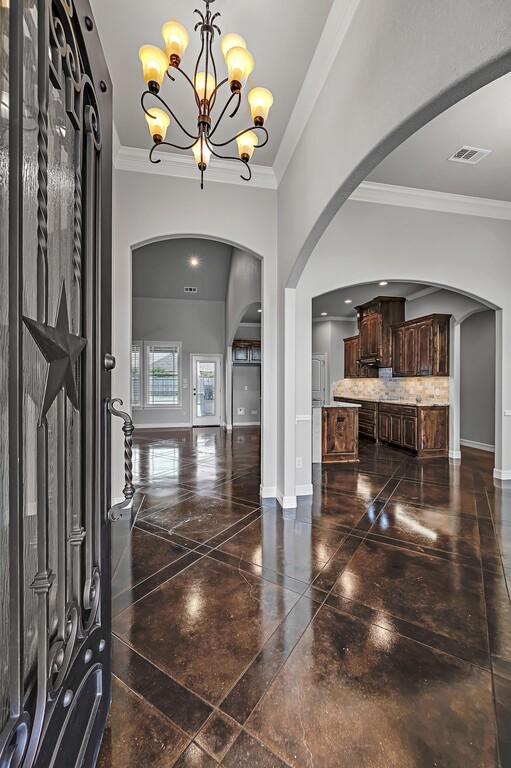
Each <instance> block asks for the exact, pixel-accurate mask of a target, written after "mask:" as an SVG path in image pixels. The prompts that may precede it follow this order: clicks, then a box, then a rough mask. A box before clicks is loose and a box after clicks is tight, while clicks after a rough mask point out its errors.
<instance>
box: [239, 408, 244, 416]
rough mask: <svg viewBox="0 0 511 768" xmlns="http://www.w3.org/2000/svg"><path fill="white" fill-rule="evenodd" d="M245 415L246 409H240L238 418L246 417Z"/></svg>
mask: <svg viewBox="0 0 511 768" xmlns="http://www.w3.org/2000/svg"><path fill="white" fill-rule="evenodd" d="M244 415H245V409H244V408H238V416H244Z"/></svg>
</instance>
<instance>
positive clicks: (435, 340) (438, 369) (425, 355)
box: [392, 315, 451, 376]
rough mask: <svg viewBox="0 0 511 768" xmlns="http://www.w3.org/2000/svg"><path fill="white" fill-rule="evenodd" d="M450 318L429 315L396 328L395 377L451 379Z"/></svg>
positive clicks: (393, 337) (393, 347)
mask: <svg viewBox="0 0 511 768" xmlns="http://www.w3.org/2000/svg"><path fill="white" fill-rule="evenodd" d="M450 318H451V316H450V315H428V316H426V317H419V318H417V319H415V320H408V321H407V322H405V323H399V324H398V325H395V326H393V328H392V375H393V376H448V375H449V327H450Z"/></svg>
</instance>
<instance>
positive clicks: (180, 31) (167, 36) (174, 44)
mask: <svg viewBox="0 0 511 768" xmlns="http://www.w3.org/2000/svg"><path fill="white" fill-rule="evenodd" d="M161 34H162V37H163V40H164V42H165V50H166V52H167V56H168V59H169V61H170V63H171V64H179V62H180V61H181V59H182V58H183V56H184V55H185V51H186V49H187V48H188V43H189V42H190V38H189V36H188V32H187V31H186V29H185V28H184V27H183V25H182V24H180V23H179V21H176V20H175V19H174V20H173V21H167V22H166V23H165V24H164V25H163V27H162V28H161Z"/></svg>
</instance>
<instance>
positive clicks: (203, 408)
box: [191, 355, 222, 427]
mask: <svg viewBox="0 0 511 768" xmlns="http://www.w3.org/2000/svg"><path fill="white" fill-rule="evenodd" d="M191 365H192V424H193V426H194V427H211V426H220V422H221V420H222V355H192V356H191Z"/></svg>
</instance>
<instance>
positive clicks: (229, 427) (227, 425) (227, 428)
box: [225, 424, 232, 432]
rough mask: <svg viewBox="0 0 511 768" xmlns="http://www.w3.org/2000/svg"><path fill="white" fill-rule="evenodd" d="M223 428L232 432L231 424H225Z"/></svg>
mask: <svg viewBox="0 0 511 768" xmlns="http://www.w3.org/2000/svg"><path fill="white" fill-rule="evenodd" d="M225 428H226V430H227V432H232V424H226V425H225Z"/></svg>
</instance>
